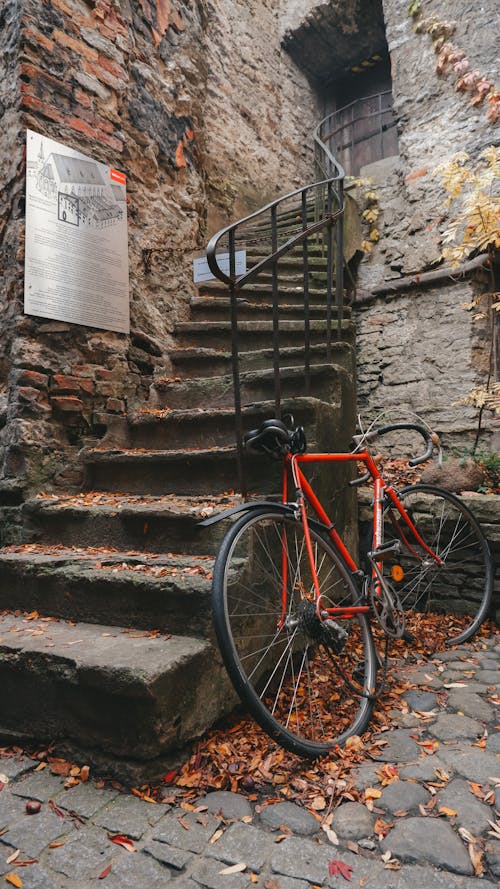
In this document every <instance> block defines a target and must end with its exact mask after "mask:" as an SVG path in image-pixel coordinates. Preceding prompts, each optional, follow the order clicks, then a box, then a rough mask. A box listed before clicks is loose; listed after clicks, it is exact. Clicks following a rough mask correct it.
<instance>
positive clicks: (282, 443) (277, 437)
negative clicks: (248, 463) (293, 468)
mask: <svg viewBox="0 0 500 889" xmlns="http://www.w3.org/2000/svg"><path fill="white" fill-rule="evenodd" d="M243 443H244V446H245V448H246V450H247V451H250V452H252V453H260V454H262V453H263V454H268V456H270V457H273V459H280V458H281V457H284V456H285V454H289V453H293V454H300V453H302V452H303V451H304V450H305V447H306V437H305V433H304V430H303V429H302V427H301V426H298V427H297V428H296V429H293V430H290V429H287V427H286V426H285V424H284V423H283V422H282V421H281V420H277V419H273V420H265V421H264V422H263V423H261V425H260V426H259V428H258V429H252V430H251V431H250V432H247V433H246V435H245V436H244V439H243Z"/></svg>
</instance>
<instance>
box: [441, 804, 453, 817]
mask: <svg viewBox="0 0 500 889" xmlns="http://www.w3.org/2000/svg"><path fill="white" fill-rule="evenodd" d="M438 812H439V813H440V814H441V815H448V816H449V817H450V818H453V817H454V816H455V815H456V814H457V812H456V811H455V809H448V807H447V806H439V809H438Z"/></svg>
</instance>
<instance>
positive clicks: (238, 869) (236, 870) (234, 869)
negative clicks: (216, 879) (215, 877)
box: [219, 861, 247, 876]
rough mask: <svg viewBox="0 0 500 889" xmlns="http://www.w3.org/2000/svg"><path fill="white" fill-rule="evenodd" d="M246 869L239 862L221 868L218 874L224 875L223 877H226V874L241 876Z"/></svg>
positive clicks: (244, 865)
mask: <svg viewBox="0 0 500 889" xmlns="http://www.w3.org/2000/svg"><path fill="white" fill-rule="evenodd" d="M246 867H247V866H246V864H245V863H244V862H243V861H241V862H240V864H232V865H231V866H230V867H223V868H222V870H220V871H219V873H220V874H224V876H227V875H228V874H241V873H242V872H243V871H244V870H246Z"/></svg>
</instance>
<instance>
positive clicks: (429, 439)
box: [349, 423, 439, 487]
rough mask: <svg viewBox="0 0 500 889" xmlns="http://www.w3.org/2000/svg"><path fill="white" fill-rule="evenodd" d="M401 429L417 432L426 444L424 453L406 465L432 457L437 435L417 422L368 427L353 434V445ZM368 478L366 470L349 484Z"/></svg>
mask: <svg viewBox="0 0 500 889" xmlns="http://www.w3.org/2000/svg"><path fill="white" fill-rule="evenodd" d="M401 429H410V430H413V431H415V432H418V433H419V435H421V436H422V438H423V439H424V441H425V445H426V448H425V451H424V453H423V454H420V455H419V456H418V457H413V458H412V459H411V460H408V465H409V466H418V465H419V463H425V461H426V460H429V458H430V457H432V451H433V448H434V445H436V446H438V445H439V435H437V433H436V432H430V431H429V430H428V429H426V428H425V426H420V425H419V424H418V423H390V424H388V425H387V426H379V427H378V429H370V430H369V431H368V432H366V433H365V434H364V435H355V436H354V437H353V443H354V446H355V447H357V446H358V445H359V444H361V442H365V443H366V444H370V442H373V441H375V440H376V439H377V438H379V437H380V436H382V435H387V434H388V433H389V432H399V431H400V430H401ZM369 478H370V473H369V472H366V473H365V474H364V475H362V476H360V478H355V479H353V480H352V481H351V482H349V484H350V485H351V486H352V487H355V486H356V485H362V484H364V483H365V482H366V481H368V479H369Z"/></svg>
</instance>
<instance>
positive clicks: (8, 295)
mask: <svg viewBox="0 0 500 889" xmlns="http://www.w3.org/2000/svg"><path fill="white" fill-rule="evenodd" d="M0 33H1V34H2V38H1V41H2V52H1V53H0V121H1V127H0V268H1V270H2V275H1V278H0V280H1V284H0V309H1V311H0V429H2V428H3V427H4V426H5V424H6V422H7V380H8V374H9V362H10V349H11V345H12V339H13V336H14V333H15V329H16V319H17V316H18V314H19V286H20V270H19V266H18V264H17V252H18V247H19V227H20V222H19V216H20V213H22V201H23V197H24V183H23V182H22V179H21V175H20V171H21V169H22V164H23V157H22V148H21V127H22V124H21V115H20V109H19V98H20V88H19V82H18V80H17V77H16V67H17V57H18V52H19V40H20V23H19V3H18V2H17V0H8V2H6V3H4V4H3V6H2V8H1V9H0ZM13 146H17V151H16V150H13ZM0 436H1V432H0ZM0 455H1V450H0Z"/></svg>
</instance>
